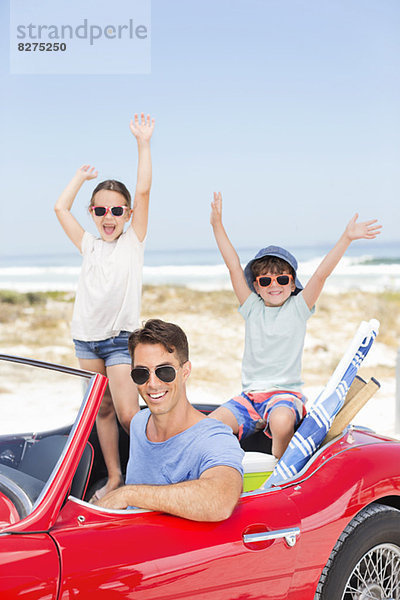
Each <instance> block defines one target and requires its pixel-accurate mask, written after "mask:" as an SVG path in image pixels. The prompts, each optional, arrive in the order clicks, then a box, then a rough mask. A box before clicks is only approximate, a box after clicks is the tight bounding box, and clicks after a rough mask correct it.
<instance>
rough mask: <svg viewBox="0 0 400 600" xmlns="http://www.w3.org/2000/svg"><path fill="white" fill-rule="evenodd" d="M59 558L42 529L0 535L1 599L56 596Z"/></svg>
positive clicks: (13, 599)
mask: <svg viewBox="0 0 400 600" xmlns="http://www.w3.org/2000/svg"><path fill="white" fill-rule="evenodd" d="M59 580H60V561H59V557H58V553H57V548H56V547H55V545H54V542H53V541H52V540H51V538H50V537H49V536H48V535H47V534H44V533H41V534H29V535H15V536H14V535H4V536H0V597H1V598H3V599H4V600H17V599H19V600H21V599H22V598H23V599H24V600H36V599H39V598H41V599H43V600H44V599H46V600H47V599H48V600H50V599H51V600H53V598H54V599H55V598H57V590H58V586H59Z"/></svg>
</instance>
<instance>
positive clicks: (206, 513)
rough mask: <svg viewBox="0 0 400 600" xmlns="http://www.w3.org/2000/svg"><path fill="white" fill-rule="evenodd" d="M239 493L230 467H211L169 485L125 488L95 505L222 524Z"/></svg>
mask: <svg viewBox="0 0 400 600" xmlns="http://www.w3.org/2000/svg"><path fill="white" fill-rule="evenodd" d="M241 491H242V477H241V475H240V473H239V471H237V470H236V469H234V468H232V467H224V466H220V467H213V468H211V469H208V470H207V471H204V473H202V475H201V476H200V478H199V479H196V480H193V481H183V482H181V483H174V484H172V485H125V486H123V487H120V488H118V489H116V490H114V491H113V492H110V493H109V494H107V495H106V496H104V497H103V498H102V499H101V500H99V501H98V502H96V503H95V504H96V505H97V506H102V507H103V508H109V509H125V508H127V507H128V506H137V507H139V508H147V509H149V510H159V511H162V512H166V513H169V514H171V515H176V516H178V517H182V518H184V519H191V520H192V521H223V520H224V519H227V518H228V517H230V516H231V514H232V512H233V509H234V508H235V506H236V504H237V501H238V499H239V496H240V493H241Z"/></svg>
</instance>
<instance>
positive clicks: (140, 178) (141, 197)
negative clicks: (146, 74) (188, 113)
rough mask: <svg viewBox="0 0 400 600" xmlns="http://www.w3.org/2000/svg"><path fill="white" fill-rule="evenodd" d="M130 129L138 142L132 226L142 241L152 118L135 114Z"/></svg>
mask: <svg viewBox="0 0 400 600" xmlns="http://www.w3.org/2000/svg"><path fill="white" fill-rule="evenodd" d="M129 126H130V130H131V131H132V133H133V135H134V136H135V138H136V140H137V144H138V171H137V180H136V190H135V199H134V202H133V218H132V227H133V229H134V230H135V233H136V235H137V236H138V238H139V240H140V241H141V242H142V241H143V240H144V238H145V237H146V233H147V223H148V219H149V199H150V188H151V178H152V170H151V152H150V139H151V136H152V134H153V129H154V119H150V115H147V119H146V118H145V116H144V113H141V115H140V121H139V117H138V115H137V114H135V117H134V120H131V122H130V125H129Z"/></svg>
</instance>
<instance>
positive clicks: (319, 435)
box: [263, 319, 379, 488]
mask: <svg viewBox="0 0 400 600" xmlns="http://www.w3.org/2000/svg"><path fill="white" fill-rule="evenodd" d="M378 331H379V321H377V320H376V319H372V320H371V321H369V322H365V321H363V322H362V323H361V325H360V327H359V328H358V330H357V333H356V335H355V336H354V338H353V340H352V342H351V343H350V345H349V347H348V349H347V350H346V352H345V354H344V356H343V358H342V360H341V361H340V362H339V364H338V366H337V367H336V369H335V371H334V373H333V375H332V376H331V378H330V379H329V381H328V383H327V385H326V387H325V388H324V389H323V390H322V392H321V393H320V395H319V396H318V397H317V399H316V400H315V402H314V403H313V404H312V406H311V408H310V410H309V412H308V413H307V415H306V416H305V418H304V420H303V422H302V423H301V424H300V427H299V428H298V430H297V431H296V433H295V434H294V436H293V438H292V439H291V441H290V444H289V446H288V448H287V449H286V452H285V453H284V455H283V456H282V458H281V459H280V461H279V462H278V464H277V465H276V467H275V469H274V471H273V473H272V475H271V477H270V478H269V479H268V480H267V481H266V483H265V484H264V486H263V487H264V488H267V487H270V486H272V485H278V484H280V483H282V482H284V481H285V480H287V479H290V478H291V477H293V476H294V475H296V474H297V473H298V472H299V471H301V469H302V468H303V467H304V465H305V464H306V463H307V461H308V460H309V458H310V456H312V455H313V454H314V452H315V451H316V450H317V449H318V448H319V446H320V445H321V444H322V442H323V441H324V439H325V437H326V435H327V433H328V431H329V429H330V427H331V425H332V422H333V420H334V419H335V417H336V415H337V413H338V412H339V410H340V409H341V408H342V406H343V404H344V400H345V397H346V394H347V392H348V390H349V388H350V386H351V384H352V383H353V380H354V378H355V377H356V375H357V371H358V369H359V367H360V365H361V363H362V361H363V360H364V358H365V356H366V355H367V353H368V351H369V349H370V348H371V346H372V344H373V342H374V340H375V338H376V336H377V334H378Z"/></svg>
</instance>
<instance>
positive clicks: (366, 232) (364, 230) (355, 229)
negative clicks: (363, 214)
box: [345, 213, 382, 241]
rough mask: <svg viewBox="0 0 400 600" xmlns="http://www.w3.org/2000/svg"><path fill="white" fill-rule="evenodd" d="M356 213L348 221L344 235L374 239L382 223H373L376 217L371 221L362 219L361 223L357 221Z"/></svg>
mask: <svg viewBox="0 0 400 600" xmlns="http://www.w3.org/2000/svg"><path fill="white" fill-rule="evenodd" d="M357 219H358V213H356V214H355V215H354V217H353V218H352V219H351V220H350V221H349V222H348V224H347V227H346V229H345V235H347V236H348V238H349V239H350V240H351V241H353V240H361V239H364V240H374V239H375V238H376V236H377V235H379V234H380V232H381V229H382V225H375V223H377V222H378V219H372V220H371V221H364V222H363V223H357Z"/></svg>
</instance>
